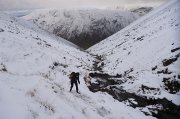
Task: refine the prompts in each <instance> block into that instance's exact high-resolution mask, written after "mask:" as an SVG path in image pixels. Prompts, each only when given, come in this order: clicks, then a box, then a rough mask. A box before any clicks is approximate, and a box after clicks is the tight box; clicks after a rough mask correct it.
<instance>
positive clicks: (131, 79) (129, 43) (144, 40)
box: [88, 0, 180, 105]
mask: <svg viewBox="0 0 180 119" xmlns="http://www.w3.org/2000/svg"><path fill="white" fill-rule="evenodd" d="M179 11H180V1H179V0H173V1H170V2H169V3H167V4H164V5H163V6H161V7H159V8H157V9H156V10H154V11H152V12H150V13H149V14H148V15H145V16H144V17H142V18H140V19H139V20H137V21H135V22H134V23H132V24H131V25H129V26H127V27H126V28H124V29H123V30H121V31H120V32H118V33H116V34H114V35H112V36H110V37H108V38H107V39H105V40H103V41H101V42H100V43H98V44H96V45H94V46H92V47H91V48H89V49H88V51H89V52H90V53H92V54H95V55H99V57H102V58H101V59H103V61H102V62H99V64H97V65H99V66H102V67H101V68H102V70H103V72H105V73H109V74H111V75H112V74H113V75H116V74H119V75H120V74H121V75H122V78H121V80H122V81H123V83H122V84H120V85H119V86H118V87H119V88H122V89H124V90H126V91H127V92H130V93H134V94H136V95H140V96H146V97H148V98H149V97H151V98H155V99H158V98H160V99H163V98H166V99H168V100H169V101H172V102H173V103H175V104H176V105H180V88H179V87H180V69H179V67H180V58H179V56H180V40H179V36H180V35H179V33H180V14H179ZM100 64H103V65H100Z"/></svg>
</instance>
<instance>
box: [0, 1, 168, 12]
mask: <svg viewBox="0 0 180 119" xmlns="http://www.w3.org/2000/svg"><path fill="white" fill-rule="evenodd" d="M164 1H167V0H0V10H14V9H34V8H52V7H58V8H65V7H96V8H98V7H110V6H116V5H120V6H122V5H138V4H152V5H153V4H154V5H155V4H160V3H162V2H164Z"/></svg>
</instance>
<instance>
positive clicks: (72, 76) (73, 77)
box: [69, 72, 80, 93]
mask: <svg viewBox="0 0 180 119" xmlns="http://www.w3.org/2000/svg"><path fill="white" fill-rule="evenodd" d="M69 78H70V80H71V87H70V92H71V90H72V88H73V85H74V84H75V86H76V92H77V93H79V91H78V83H79V84H80V81H79V73H78V72H77V73H75V72H72V73H71V74H70V77H69Z"/></svg>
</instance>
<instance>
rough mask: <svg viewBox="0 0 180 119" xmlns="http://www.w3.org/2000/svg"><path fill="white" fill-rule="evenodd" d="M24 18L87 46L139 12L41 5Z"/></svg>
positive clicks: (122, 25) (121, 26)
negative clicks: (56, 7) (44, 6)
mask: <svg viewBox="0 0 180 119" xmlns="http://www.w3.org/2000/svg"><path fill="white" fill-rule="evenodd" d="M23 18H24V19H27V20H30V21H33V22H34V23H35V24H37V25H38V26H39V27H40V28H42V29H44V30H46V31H49V32H50V33H54V34H56V35H58V36H60V37H62V38H65V39H67V40H69V41H71V42H73V43H75V44H77V45H78V46H81V47H83V48H85V49H86V48H88V47H90V46H92V45H94V44H95V43H97V42H99V41H101V40H103V39H105V38H107V37H108V36H110V35H112V34H114V33H116V32H118V31H119V30H121V29H122V28H124V27H125V26H127V25H129V24H130V23H132V22H133V21H135V20H136V19H137V18H139V15H137V14H136V13H132V12H128V11H122V10H109V9H42V10H35V11H33V12H32V13H31V14H28V15H27V16H24V17H23Z"/></svg>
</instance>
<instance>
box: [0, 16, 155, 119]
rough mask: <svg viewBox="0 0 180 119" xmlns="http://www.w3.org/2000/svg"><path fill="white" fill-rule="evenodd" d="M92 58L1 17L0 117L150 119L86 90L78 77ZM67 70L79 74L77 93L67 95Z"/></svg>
mask: <svg viewBox="0 0 180 119" xmlns="http://www.w3.org/2000/svg"><path fill="white" fill-rule="evenodd" d="M77 54H78V55H77ZM93 60H94V58H92V57H91V56H90V55H89V54H87V53H85V52H82V51H80V50H78V49H77V48H76V47H74V46H72V44H69V43H67V42H64V40H63V39H61V38H56V37H55V36H52V35H49V34H47V33H46V32H44V31H42V30H40V29H38V28H37V27H36V26H33V24H31V23H29V22H26V21H24V20H21V19H18V18H14V17H10V16H8V15H6V14H4V13H0V119H32V118H33V119H69V118H73V119H110V118H112V119H119V118H125V119H129V118H134V119H136V118H138V119H146V118H152V117H149V116H145V115H144V114H143V113H142V112H140V111H139V110H137V109H133V108H131V107H128V106H126V105H124V104H123V103H121V102H118V101H116V100H114V99H113V98H112V97H111V96H109V95H107V94H106V93H100V92H99V93H92V92H90V91H89V89H88V88H87V86H86V84H85V82H84V80H83V77H84V75H85V73H86V72H87V71H88V70H91V67H92V61H93ZM72 71H76V72H77V71H79V72H80V80H81V84H80V86H79V88H80V92H81V94H80V95H79V94H76V93H75V91H74V89H73V92H72V93H70V92H69V86H70V85H69V79H68V75H69V74H70V72H72Z"/></svg>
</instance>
